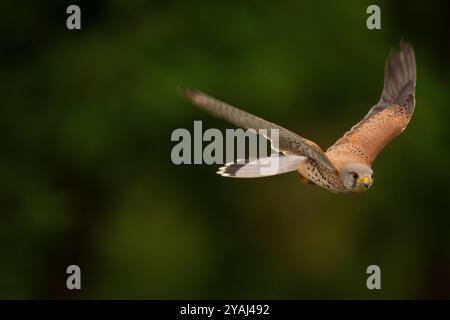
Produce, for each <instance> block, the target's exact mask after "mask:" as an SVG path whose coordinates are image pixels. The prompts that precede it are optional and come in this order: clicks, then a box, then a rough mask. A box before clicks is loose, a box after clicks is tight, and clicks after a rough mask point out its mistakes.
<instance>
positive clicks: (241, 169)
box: [217, 154, 306, 178]
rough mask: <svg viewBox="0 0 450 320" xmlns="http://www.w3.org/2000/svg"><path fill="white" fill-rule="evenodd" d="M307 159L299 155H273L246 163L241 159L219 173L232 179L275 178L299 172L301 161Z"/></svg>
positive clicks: (229, 164)
mask: <svg viewBox="0 0 450 320" xmlns="http://www.w3.org/2000/svg"><path fill="white" fill-rule="evenodd" d="M305 159H306V157H303V156H298V155H288V156H283V155H278V154H276V155H273V156H270V157H264V158H259V159H255V160H252V161H249V162H246V161H245V159H239V160H237V161H236V162H230V163H226V164H225V165H224V166H223V167H221V168H219V171H217V173H218V174H220V175H221V176H223V177H231V178H260V177H268V176H274V175H277V174H282V173H286V172H290V171H295V170H297V168H298V166H299V164H300V162H301V161H304V160H305Z"/></svg>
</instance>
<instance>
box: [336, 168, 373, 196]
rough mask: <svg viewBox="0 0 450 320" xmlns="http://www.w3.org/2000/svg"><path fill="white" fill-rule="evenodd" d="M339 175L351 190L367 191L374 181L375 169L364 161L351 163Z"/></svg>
mask: <svg viewBox="0 0 450 320" xmlns="http://www.w3.org/2000/svg"><path fill="white" fill-rule="evenodd" d="M339 177H340V179H341V182H342V183H343V184H344V186H345V188H347V190H348V191H350V192H364V191H367V190H368V189H369V188H370V187H371V186H372V183H373V170H372V169H371V168H370V167H369V166H367V165H365V164H362V163H349V164H347V165H346V166H344V167H343V168H342V169H341V170H340V172H339Z"/></svg>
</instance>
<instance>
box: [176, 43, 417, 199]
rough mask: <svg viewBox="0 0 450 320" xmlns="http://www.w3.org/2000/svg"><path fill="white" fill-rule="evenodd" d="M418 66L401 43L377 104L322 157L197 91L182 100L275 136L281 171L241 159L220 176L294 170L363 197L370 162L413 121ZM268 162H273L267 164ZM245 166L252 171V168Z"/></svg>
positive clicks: (306, 143) (310, 145) (313, 147)
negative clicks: (358, 193) (271, 169)
mask: <svg viewBox="0 0 450 320" xmlns="http://www.w3.org/2000/svg"><path fill="white" fill-rule="evenodd" d="M415 90H416V60H415V55H414V50H413V48H412V46H411V44H410V43H409V42H404V41H401V42H400V51H396V50H392V51H391V54H390V55H389V57H388V59H387V61H386V65H385V74H384V86H383V91H382V94H381V97H380V100H379V101H378V103H377V104H376V105H375V106H373V107H372V108H371V109H370V110H369V112H368V113H367V115H366V116H365V117H364V118H363V119H362V120H361V121H360V122H359V123H357V124H356V125H355V126H353V127H352V128H351V129H350V131H348V132H347V133H345V134H344V136H343V137H342V138H340V139H339V140H338V141H336V143H335V144H334V145H333V146H331V147H330V148H328V150H327V151H326V152H323V151H322V149H321V148H320V147H319V146H318V145H317V144H316V143H314V142H313V141H310V140H308V139H305V138H303V137H301V136H299V135H297V134H295V133H293V132H292V131H289V130H288V129H285V128H283V127H281V126H279V125H276V124H274V123H271V122H268V121H266V120H264V119H262V118H259V117H257V116H254V115H252V114H250V113H248V112H245V111H242V110H240V109H238V108H236V107H233V106H231V105H229V104H227V103H225V102H222V101H220V100H217V99H215V98H212V97H210V96H208V95H206V94H205V93H202V92H200V91H196V90H191V89H184V90H183V92H182V93H183V95H184V96H185V97H186V98H187V99H189V100H190V101H191V102H192V103H193V104H195V105H197V106H199V107H200V108H201V109H203V110H205V111H207V112H209V113H211V114H212V115H214V116H216V117H219V118H222V119H224V120H227V121H229V122H231V123H232V124H234V125H236V126H238V127H242V128H245V129H254V130H260V129H267V130H268V135H267V136H266V138H267V139H269V140H270V139H272V137H271V135H270V129H278V130H279V146H278V149H279V151H280V152H281V153H282V154H283V157H282V158H281V159H282V161H281V164H282V167H281V168H279V170H278V171H274V172H273V173H271V174H267V173H265V174H262V173H260V171H258V170H255V168H256V169H259V168H260V167H259V166H261V165H260V164H259V163H258V161H256V162H255V161H251V162H249V163H247V162H245V161H244V160H242V159H240V160H238V161H236V162H235V163H229V164H226V165H225V166H224V167H222V168H221V169H220V170H219V171H218V173H219V174H221V175H223V176H230V177H241V178H253V177H261V176H267V175H274V174H280V173H284V172H288V171H295V170H297V171H298V172H299V174H300V175H301V176H302V178H303V180H307V181H310V182H312V183H314V184H316V185H319V186H321V187H323V188H325V189H327V190H329V191H332V192H336V193H347V192H360V191H366V190H367V189H368V188H369V187H370V186H371V185H372V182H373V171H372V168H371V166H372V162H373V160H374V159H375V157H376V156H377V155H378V154H379V152H380V151H381V150H382V149H383V147H384V146H385V145H386V144H387V143H389V141H391V140H392V139H393V138H395V137H396V136H398V135H399V134H400V133H401V132H402V131H403V130H404V129H405V128H406V126H407V125H408V123H409V121H410V120H411V117H412V114H413V112H414V107H415ZM268 159H269V160H272V159H273V158H268ZM249 166H252V168H250V167H249Z"/></svg>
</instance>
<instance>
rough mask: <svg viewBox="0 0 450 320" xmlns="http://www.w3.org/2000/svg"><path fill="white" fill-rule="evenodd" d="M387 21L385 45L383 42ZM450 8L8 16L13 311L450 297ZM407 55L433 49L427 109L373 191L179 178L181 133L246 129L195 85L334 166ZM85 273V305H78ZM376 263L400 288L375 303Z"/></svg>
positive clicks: (155, 9) (381, 168)
mask: <svg viewBox="0 0 450 320" xmlns="http://www.w3.org/2000/svg"><path fill="white" fill-rule="evenodd" d="M69 4H78V5H80V7H81V11H82V30H80V31H69V30H67V29H66V18H67V16H68V15H67V14H66V13H65V12H66V8H67V6H68V5H69ZM370 4H378V5H379V6H380V7H381V10H382V30H378V31H377V30H375V31H370V30H368V29H367V28H366V19H367V17H368V15H367V14H366V8H367V6H368V5H370ZM444 4H445V2H444V1H442V2H436V1H434V2H433V1H425V2H424V1H416V2H413V1H398V2H396V3H394V2H393V1H376V2H373V1H361V2H356V1H350V0H347V1H276V2H275V1H273V2H271V3H269V2H267V3H266V2H265V3H262V2H261V1H248V2H247V1H246V2H244V1H242V2H239V3H238V2H233V1H206V0H205V1H203V0H199V1H192V2H189V1H181V0H180V1H140V0H133V1H126V2H124V1H99V2H91V1H75V2H72V1H70V2H68V1H59V2H58V4H55V3H54V2H53V1H40V2H39V3H38V2H35V3H28V4H27V3H23V2H12V1H9V2H2V5H1V10H0V12H1V17H0V30H1V31H0V35H1V37H0V39H1V44H0V48H1V51H0V71H1V73H0V74H1V76H0V90H1V95H0V99H1V108H0V110H1V111H0V112H1V115H0V199H1V202H0V207H1V213H0V221H1V224H0V248H1V251H0V298H3V299H11V298H20V299H29V298H86V299H94V298H113V299H119V298H123V299H131V298H141V299H176V298H202V299H206V298H274V299H287V298H289V299H298V298H331V299H341V298H369V299H372V298H385V299H397V298H403V299H405V298H406V299H407V298H450V248H449V244H450V233H449V226H450V217H449V213H450V212H449V211H450V210H449V208H450V184H449V179H450V167H449V160H448V159H449V158H450V147H449V141H450V127H449V126H448V120H449V116H450V111H449V107H450V90H449V88H450V65H449V58H450V42H449V41H448V36H449V30H450V19H449V16H448V12H450V11H449V8H448V7H446V6H444ZM400 38H406V39H409V40H410V41H411V42H412V44H413V45H414V48H415V51H416V56H417V68H418V80H417V107H416V111H415V114H414V117H413V119H412V121H411V123H410V125H409V127H408V128H407V130H406V131H405V132H404V134H402V135H401V136H400V137H399V138H397V139H396V140H394V141H393V142H392V143H391V144H389V145H388V146H387V147H386V148H385V150H384V151H383V152H382V153H381V155H380V156H379V157H378V158H377V160H376V161H375V163H374V168H375V184H374V186H373V187H372V189H371V190H370V192H367V193H364V194H357V195H348V196H342V195H335V194H331V193H329V192H326V191H324V190H322V189H320V188H317V187H310V186H304V185H302V184H301V183H300V182H299V178H298V176H296V175H295V174H287V175H281V176H276V177H272V178H265V179H252V180H232V179H224V178H221V177H219V176H218V175H216V174H215V171H216V169H217V166H215V165H213V166H207V165H181V166H175V165H173V164H172V162H171V160H170V151H171V149H172V147H173V146H174V145H175V143H174V142H171V141H170V135H171V133H172V131H173V130H174V129H176V128H187V129H189V130H190V131H191V132H192V130H193V121H194V120H202V121H203V126H204V129H206V128H213V127H216V128H221V129H225V128H233V127H232V126H230V125H228V124H226V123H224V122H223V121H220V120H217V119H214V118H212V117H210V116H209V115H207V114H205V113H203V112H201V111H200V110H198V109H196V108H194V107H192V106H191V105H190V104H189V103H188V102H186V101H184V100H183V99H181V98H180V96H179V95H178V92H177V88H178V86H180V85H189V86H191V87H194V88H198V89H201V90H203V91H205V92H208V93H209V94H211V95H213V96H216V97H218V98H221V99H223V100H225V101H227V102H230V103H233V104H235V105H237V106H240V107H242V108H244V109H245V110H248V111H250V112H252V113H255V114H257V115H259V116H261V117H264V118H266V119H269V120H270V121H273V122H275V123H279V124H280V125H283V126H285V127H287V128H289V129H291V130H293V131H295V132H298V133H300V134H301V135H303V136H305V137H307V138H309V139H312V140H314V141H317V142H318V143H319V144H320V145H321V146H322V147H323V148H326V147H328V146H329V145H331V144H332V143H333V142H334V141H335V140H336V139H337V138H339V136H340V135H341V134H343V133H344V132H345V131H346V130H347V129H349V128H350V127H351V126H352V125H353V124H355V123H356V122H357V121H358V120H359V119H360V118H361V117H362V116H363V115H365V113H366V112H367V110H368V109H369V108H370V107H371V106H372V105H373V104H374V103H375V102H376V101H377V100H378V99H379V95H380V93H381V89H382V82H383V65H384V61H385V59H386V57H387V55H388V53H389V50H390V48H391V47H393V46H398V43H399V40H400ZM70 264H77V265H79V266H80V267H81V270H82V290H81V291H69V290H67V289H66V287H65V283H66V277H67V275H66V273H65V272H66V267H67V266H68V265H70ZM371 264H377V265H379V266H380V267H381V272H382V290H379V291H369V290H368V289H367V288H366V278H367V274H366V268H367V266H369V265H371Z"/></svg>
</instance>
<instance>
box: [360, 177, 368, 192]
mask: <svg viewBox="0 0 450 320" xmlns="http://www.w3.org/2000/svg"><path fill="white" fill-rule="evenodd" d="M359 183H360V185H363V186H364V188H366V190H367V189H369V187H370V177H369V176H365V177H362V178H361V179H359Z"/></svg>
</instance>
